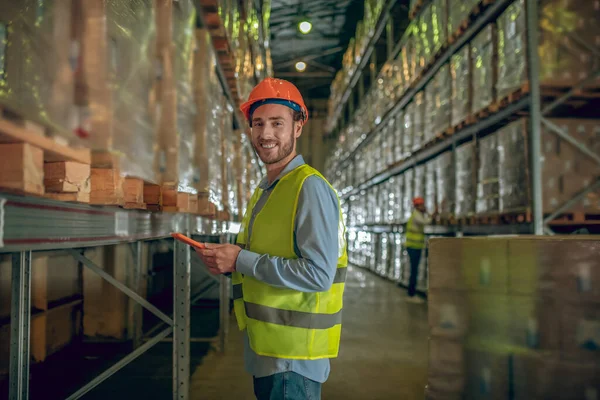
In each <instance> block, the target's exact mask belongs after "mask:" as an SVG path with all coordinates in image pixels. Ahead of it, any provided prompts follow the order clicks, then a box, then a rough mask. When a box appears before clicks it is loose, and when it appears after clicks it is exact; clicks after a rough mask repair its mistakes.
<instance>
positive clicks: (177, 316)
mask: <svg viewBox="0 0 600 400" xmlns="http://www.w3.org/2000/svg"><path fill="white" fill-rule="evenodd" d="M174 242H175V243H174V245H175V247H174V249H175V251H174V254H173V275H174V277H173V278H174V279H173V282H174V288H173V322H174V325H173V400H187V399H188V397H189V389H190V286H191V279H190V272H191V266H190V247H189V246H188V245H186V244H184V243H182V242H180V241H179V240H175V241H174Z"/></svg>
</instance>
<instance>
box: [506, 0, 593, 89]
mask: <svg viewBox="0 0 600 400" xmlns="http://www.w3.org/2000/svg"><path fill="white" fill-rule="evenodd" d="M599 18H600V8H599V7H598V5H597V3H596V2H595V1H588V0H574V1H563V0H543V1H542V2H541V4H540V9H539V26H538V29H539V43H538V46H539V47H538V54H539V57H540V59H539V66H540V70H539V76H540V82H541V84H542V85H548V86H561V87H566V86H573V85H575V84H576V83H578V82H580V81H582V80H584V79H586V78H588V77H589V76H590V75H591V73H593V72H594V70H595V68H596V66H595V64H594V63H595V61H594V60H595V57H594V55H593V52H592V51H591V50H590V49H591V48H592V47H590V46H593V45H594V43H598V41H599V40H600V28H599V27H598V23H597V21H598V19H599ZM527 34H528V33H527V29H526V10H525V1H524V0H518V1H516V2H514V3H512V4H511V6H509V7H508V8H507V10H506V11H505V12H504V13H503V14H502V15H501V16H500V17H499V18H498V84H497V90H498V96H500V97H504V96H506V95H508V94H509V93H511V92H513V91H515V90H517V89H519V88H521V87H522V85H523V84H525V83H527V82H528V70H527V68H528V67H527V57H524V54H526V53H527Z"/></svg>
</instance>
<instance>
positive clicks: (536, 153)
mask: <svg viewBox="0 0 600 400" xmlns="http://www.w3.org/2000/svg"><path fill="white" fill-rule="evenodd" d="M537 31H538V2H537V0H527V58H528V60H529V62H528V66H529V71H528V75H529V85H530V88H529V96H530V120H529V122H530V124H531V126H530V135H529V140H530V143H529V146H530V147H529V148H530V149H531V158H530V160H531V189H532V190H531V195H532V206H533V227H534V233H535V234H536V235H543V234H544V215H543V210H542V205H543V197H542V196H543V194H542V166H541V158H542V157H541V154H542V151H541V142H542V135H541V127H542V111H541V97H540V76H539V58H538V37H537Z"/></svg>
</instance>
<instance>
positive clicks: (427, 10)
mask: <svg viewBox="0 0 600 400" xmlns="http://www.w3.org/2000/svg"><path fill="white" fill-rule="evenodd" d="M432 8H433V2H432V3H429V4H427V5H426V6H425V7H424V8H423V11H421V15H420V16H419V18H418V23H419V39H420V40H419V43H420V46H421V60H420V64H421V69H423V68H425V67H426V66H427V65H429V63H430V62H431V60H432V59H433V56H434V44H433V18H432V15H431V13H432Z"/></svg>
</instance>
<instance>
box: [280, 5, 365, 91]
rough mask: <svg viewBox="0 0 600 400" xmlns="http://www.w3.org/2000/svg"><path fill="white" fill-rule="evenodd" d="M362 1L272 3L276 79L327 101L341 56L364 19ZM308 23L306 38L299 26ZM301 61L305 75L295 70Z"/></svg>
mask: <svg viewBox="0 0 600 400" xmlns="http://www.w3.org/2000/svg"><path fill="white" fill-rule="evenodd" d="M363 13H364V1H363V0H308V1H307V0H272V9H271V19H270V24H269V25H270V29H271V56H272V58H273V67H274V72H275V77H279V78H283V79H287V80H290V81H292V82H294V83H295V84H296V85H298V87H299V88H300V90H301V91H302V92H303V94H304V95H305V96H306V97H309V98H311V99H319V98H328V97H329V86H330V85H331V82H332V81H333V78H334V77H335V73H336V71H337V70H339V69H340V68H341V67H342V56H343V54H344V52H345V51H346V48H347V47H348V43H349V41H350V38H352V37H353V36H354V34H355V32H356V25H357V23H358V21H360V20H361V19H362V18H363ZM302 20H308V21H310V22H311V23H312V31H311V32H310V33H308V34H306V35H304V34H302V33H300V32H299V30H298V23H299V22H300V21H302ZM298 61H303V62H305V63H306V65H307V67H306V70H305V71H304V72H298V71H296V67H295V66H296V62H298Z"/></svg>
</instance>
